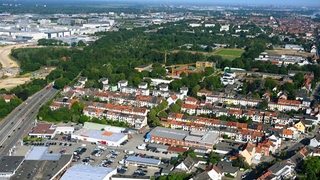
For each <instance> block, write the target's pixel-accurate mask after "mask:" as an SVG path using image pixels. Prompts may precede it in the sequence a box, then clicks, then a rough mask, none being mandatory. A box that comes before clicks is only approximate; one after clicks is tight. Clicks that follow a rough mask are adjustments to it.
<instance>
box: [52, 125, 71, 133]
mask: <svg viewBox="0 0 320 180" xmlns="http://www.w3.org/2000/svg"><path fill="white" fill-rule="evenodd" d="M73 132H74V127H71V126H58V127H57V128H56V134H72V133H73Z"/></svg>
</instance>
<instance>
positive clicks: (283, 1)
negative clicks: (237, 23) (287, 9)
mask: <svg viewBox="0 0 320 180" xmlns="http://www.w3.org/2000/svg"><path fill="white" fill-rule="evenodd" d="M19 1H21V2H23V1H27V2H46V1H47V2H53V1H55V2H60V3H61V2H77V1H81V2H88V3H89V2H90V1H96V2H97V1H99V2H113V3H114V2H119V3H121V2H130V3H134V2H139V3H141V2H142V3H146V4H147V3H148V2H149V3H159V4H160V3H161V4H164V3H174V4H186V3H188V4H194V5H196V4H199V5H203V4H207V5H222V4H227V5H239V4H244V5H288V6H300V7H303V6H320V0H0V2H19Z"/></svg>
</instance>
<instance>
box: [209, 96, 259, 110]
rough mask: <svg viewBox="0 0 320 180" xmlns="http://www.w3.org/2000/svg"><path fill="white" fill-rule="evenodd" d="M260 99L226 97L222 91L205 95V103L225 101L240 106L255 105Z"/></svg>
mask: <svg viewBox="0 0 320 180" xmlns="http://www.w3.org/2000/svg"><path fill="white" fill-rule="evenodd" d="M260 102H262V100H261V99H249V98H246V97H226V96H225V95H224V93H219V94H212V95H209V96H207V97H206V103H226V104H234V105H241V106H251V107H256V106H257V105H258V104H259V103H260Z"/></svg>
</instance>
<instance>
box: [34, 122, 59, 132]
mask: <svg viewBox="0 0 320 180" xmlns="http://www.w3.org/2000/svg"><path fill="white" fill-rule="evenodd" d="M51 126H52V124H47V123H42V124H38V125H37V126H36V127H35V128H34V129H33V130H32V131H31V134H53V133H54V131H55V130H54V129H51Z"/></svg>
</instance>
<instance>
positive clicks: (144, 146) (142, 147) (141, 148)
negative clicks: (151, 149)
mask: <svg viewBox="0 0 320 180" xmlns="http://www.w3.org/2000/svg"><path fill="white" fill-rule="evenodd" d="M146 147H147V144H146V143H143V144H140V145H139V146H138V147H137V149H140V150H145V149H146Z"/></svg>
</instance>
